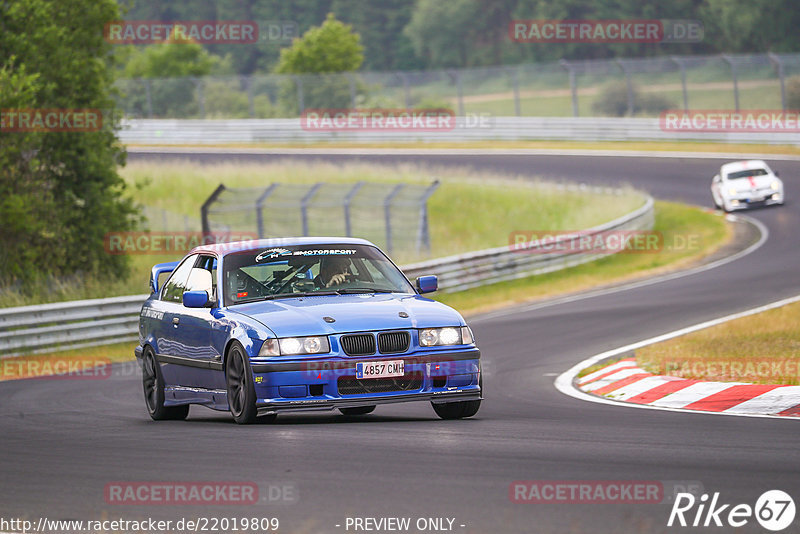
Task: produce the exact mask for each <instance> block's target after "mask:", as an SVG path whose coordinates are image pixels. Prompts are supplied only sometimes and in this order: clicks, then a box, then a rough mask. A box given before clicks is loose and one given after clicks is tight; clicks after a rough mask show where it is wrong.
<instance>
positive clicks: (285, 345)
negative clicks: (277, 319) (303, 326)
mask: <svg viewBox="0 0 800 534" xmlns="http://www.w3.org/2000/svg"><path fill="white" fill-rule="evenodd" d="M330 351H331V346H330V343H329V342H328V337H327V336H309V337H284V338H280V339H268V340H266V341H265V342H264V344H263V345H262V346H261V350H260V351H259V353H258V355H259V356H293V355H297V354H322V353H325V352H330Z"/></svg>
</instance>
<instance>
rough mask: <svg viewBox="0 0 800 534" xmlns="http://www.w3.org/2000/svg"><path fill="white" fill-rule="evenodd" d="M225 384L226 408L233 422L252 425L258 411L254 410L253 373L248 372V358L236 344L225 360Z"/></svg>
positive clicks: (229, 350) (240, 346) (236, 343)
mask: <svg viewBox="0 0 800 534" xmlns="http://www.w3.org/2000/svg"><path fill="white" fill-rule="evenodd" d="M225 384H226V385H227V389H228V407H229V409H230V411H231V415H232V416H233V420H234V421H236V422H237V423H239V424H240V425H246V424H250V423H254V422H255V421H256V418H257V416H258V410H256V390H255V387H254V385H253V372H252V371H251V370H250V358H248V357H247V353H246V352H245V350H244V347H242V345H241V344H239V343H238V342H234V343H233V344H232V345H231V348H230V349H228V356H227V357H226V358H225Z"/></svg>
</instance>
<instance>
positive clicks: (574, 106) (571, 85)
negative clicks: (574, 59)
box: [559, 59, 578, 117]
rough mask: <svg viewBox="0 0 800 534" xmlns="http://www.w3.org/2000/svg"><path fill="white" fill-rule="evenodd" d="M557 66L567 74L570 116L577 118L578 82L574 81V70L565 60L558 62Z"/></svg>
mask: <svg viewBox="0 0 800 534" xmlns="http://www.w3.org/2000/svg"><path fill="white" fill-rule="evenodd" d="M559 65H561V67H562V68H563V69H564V70H566V71H567V72H568V73H569V88H570V91H571V92H572V116H573V117H577V116H578V82H577V80H576V79H575V69H574V68H573V67H572V65H571V64H570V63H569V61H567V60H566V59H562V60H561V61H559Z"/></svg>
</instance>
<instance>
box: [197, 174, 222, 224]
mask: <svg viewBox="0 0 800 534" xmlns="http://www.w3.org/2000/svg"><path fill="white" fill-rule="evenodd" d="M223 191H225V185H224V184H219V187H217V188H216V189H215V190H214V192H213V193H211V196H210V197H208V198H207V199H206V201H205V202H203V205H202V206H200V219H201V221H202V225H203V235H207V234H210V233H211V225H210V224H209V222H208V208H210V207H211V204H213V203H214V202H216V201H217V199H218V198H219V196H220V195H221V194H222V192H223Z"/></svg>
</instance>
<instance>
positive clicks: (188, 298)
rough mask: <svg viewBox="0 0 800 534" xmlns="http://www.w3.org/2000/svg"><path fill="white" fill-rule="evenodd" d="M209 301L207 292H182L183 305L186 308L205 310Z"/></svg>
mask: <svg viewBox="0 0 800 534" xmlns="http://www.w3.org/2000/svg"><path fill="white" fill-rule="evenodd" d="M210 301H211V299H210V298H209V296H208V292H207V291H202V290H197V291H184V292H183V305H184V306H186V307H187V308H206V307H208V306H209V304H210V303H211V302H210Z"/></svg>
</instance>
